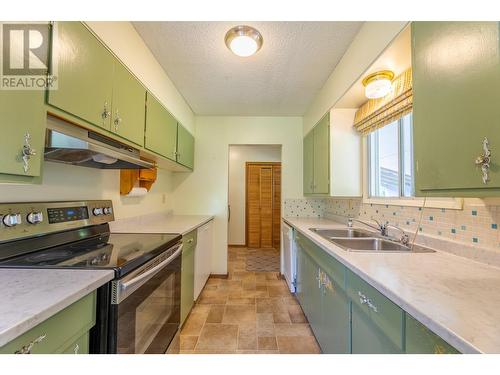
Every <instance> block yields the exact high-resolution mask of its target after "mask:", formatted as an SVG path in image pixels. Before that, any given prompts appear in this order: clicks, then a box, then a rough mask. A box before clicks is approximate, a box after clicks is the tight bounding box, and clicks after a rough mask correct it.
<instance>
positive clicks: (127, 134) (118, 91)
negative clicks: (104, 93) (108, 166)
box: [111, 60, 146, 146]
mask: <svg viewBox="0 0 500 375" xmlns="http://www.w3.org/2000/svg"><path fill="white" fill-rule="evenodd" d="M145 118H146V89H145V88H144V86H142V84H141V83H140V82H139V81H138V80H137V79H136V78H135V77H134V76H133V75H132V74H131V73H130V72H129V71H128V70H127V68H126V67H125V66H124V65H123V64H121V63H120V62H119V61H117V60H115V64H114V79H113V104H112V113H111V131H112V132H113V133H115V134H117V135H119V136H120V137H122V138H125V139H127V140H129V141H131V142H134V143H135V144H138V145H139V146H144V125H145V124H144V122H145Z"/></svg>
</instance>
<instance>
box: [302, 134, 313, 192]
mask: <svg viewBox="0 0 500 375" xmlns="http://www.w3.org/2000/svg"><path fill="white" fill-rule="evenodd" d="M303 147H304V150H303V151H304V154H303V157H304V166H303V173H304V174H303V181H304V195H307V194H312V193H313V183H314V176H313V173H314V130H311V131H310V132H309V134H307V135H306V136H305V138H304V146H303Z"/></svg>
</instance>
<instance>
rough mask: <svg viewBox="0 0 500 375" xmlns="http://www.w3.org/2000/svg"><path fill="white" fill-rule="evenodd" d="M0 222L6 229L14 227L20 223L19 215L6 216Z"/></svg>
mask: <svg viewBox="0 0 500 375" xmlns="http://www.w3.org/2000/svg"><path fill="white" fill-rule="evenodd" d="M2 221H3V223H4V224H5V226H6V227H15V226H16V225H17V224H21V223H22V220H21V214H7V215H5V216H4V217H3V220H2Z"/></svg>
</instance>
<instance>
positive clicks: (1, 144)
mask: <svg viewBox="0 0 500 375" xmlns="http://www.w3.org/2000/svg"><path fill="white" fill-rule="evenodd" d="M44 97H45V93H44V91H35V90H18V91H10V90H0V118H1V123H2V125H1V129H2V137H1V138H0V149H1V150H2V157H1V158H0V182H32V180H33V177H36V176H40V174H41V166H42V162H43V150H44V141H45V123H46V120H47V118H46V114H45V103H44ZM28 145H29V147H30V148H31V150H32V151H33V153H34V155H31V156H29V159H26V163H25V162H24V160H23V149H24V148H25V146H26V147H28Z"/></svg>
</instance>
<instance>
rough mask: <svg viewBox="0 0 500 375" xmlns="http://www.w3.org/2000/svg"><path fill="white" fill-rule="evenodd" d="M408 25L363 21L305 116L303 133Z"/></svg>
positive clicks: (403, 23)
mask: <svg viewBox="0 0 500 375" xmlns="http://www.w3.org/2000/svg"><path fill="white" fill-rule="evenodd" d="M407 24H408V22H365V23H364V24H363V26H362V27H361V29H360V30H359V32H358V34H357V35H356V37H355V38H354V40H353V42H352V43H351V45H350V46H349V48H348V49H347V51H346V53H345V54H344V56H343V57H342V59H341V60H340V62H339V63H338V64H337V66H336V67H335V69H334V71H333V72H332V73H331V74H330V77H329V78H328V80H327V81H326V83H325V84H324V86H323V88H322V89H321V91H320V92H319V93H318V95H317V96H316V97H315V98H314V100H313V101H312V103H311V105H310V106H309V108H308V110H307V111H306V113H305V115H304V134H306V133H307V132H309V130H311V129H312V127H313V126H314V125H315V124H316V123H317V122H318V121H319V120H320V119H321V118H322V117H323V115H324V114H325V113H326V112H327V111H329V110H330V108H332V107H333V106H334V105H335V103H336V102H337V101H338V100H339V99H340V98H341V97H342V96H343V95H344V94H345V93H346V92H347V90H349V88H350V87H351V85H352V84H353V83H354V82H356V81H357V80H358V79H359V78H360V77H361V76H362V75H363V73H364V72H365V71H366V69H368V68H369V67H370V65H371V64H372V63H373V62H374V61H375V60H376V59H377V57H379V55H380V54H381V53H382V52H383V51H384V50H385V49H386V48H387V47H388V46H389V44H390V42H391V41H392V40H393V39H394V38H395V37H396V36H397V35H398V34H399V33H400V32H401V31H402V30H403V29H404V27H405V26H406V25H407Z"/></svg>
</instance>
